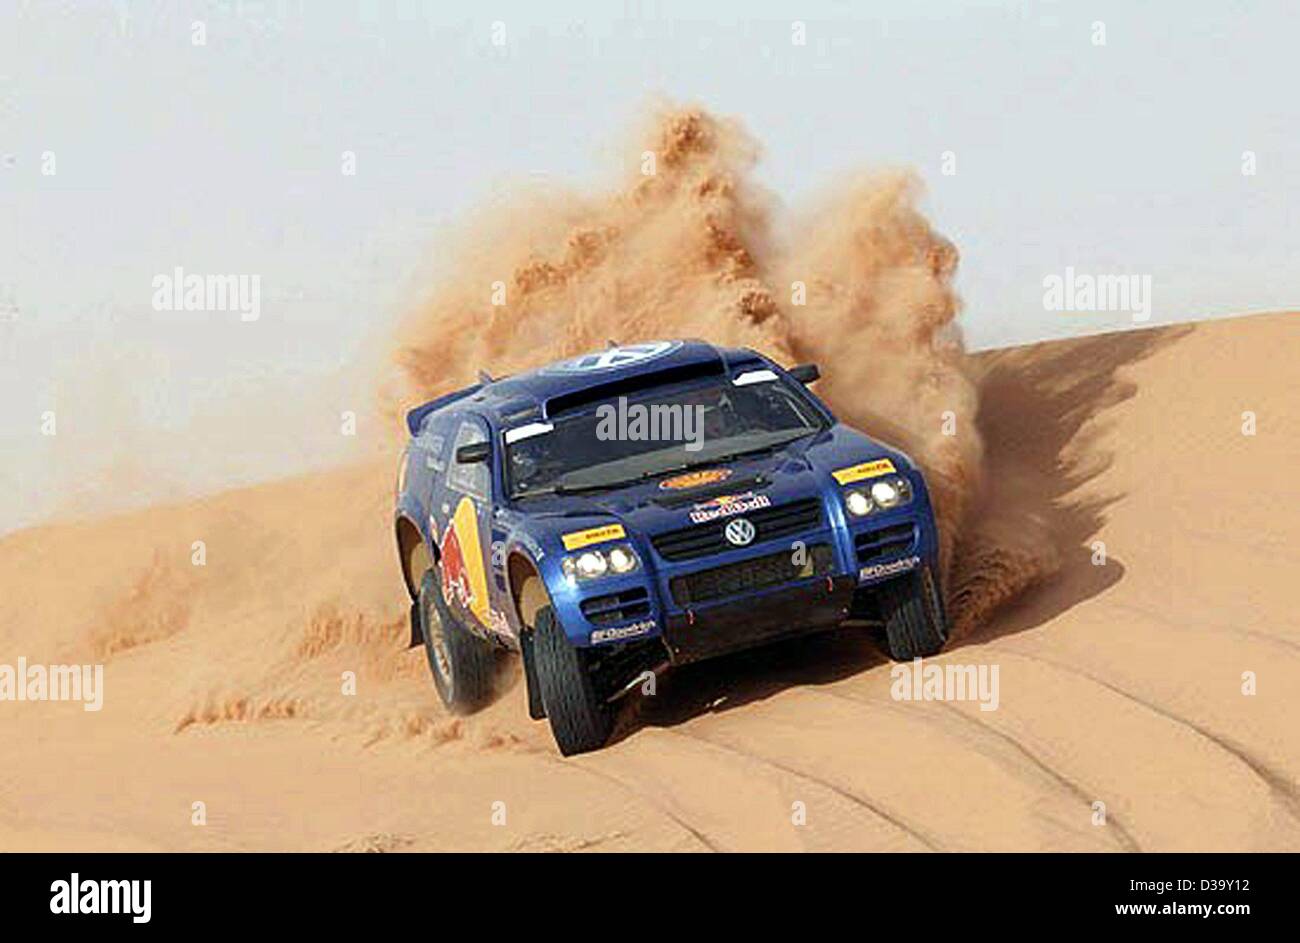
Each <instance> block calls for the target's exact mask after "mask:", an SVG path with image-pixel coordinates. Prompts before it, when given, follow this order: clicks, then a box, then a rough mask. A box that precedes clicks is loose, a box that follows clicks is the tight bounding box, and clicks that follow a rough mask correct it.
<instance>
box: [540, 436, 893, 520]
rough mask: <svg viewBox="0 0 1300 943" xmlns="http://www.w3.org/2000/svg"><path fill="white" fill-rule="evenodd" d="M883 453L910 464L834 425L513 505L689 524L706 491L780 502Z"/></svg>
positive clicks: (829, 483) (554, 515) (817, 491)
mask: <svg viewBox="0 0 1300 943" xmlns="http://www.w3.org/2000/svg"><path fill="white" fill-rule="evenodd" d="M687 454H688V453H684V455H687ZM882 458H888V459H890V460H891V461H892V462H893V463H894V465H895V467H896V468H897V469H898V471H899V472H903V473H906V472H908V471H910V470H911V468H912V463H911V461H910V460H909V459H908V458H907V456H906V455H904V454H903V453H901V452H899V451H898V450H897V449H893V448H890V447H888V446H886V445H883V444H882V443H880V442H877V441H876V440H874V439H872V438H870V437H869V436H866V435H864V434H863V433H861V432H858V431H857V430H855V429H850V428H848V427H847V426H843V425H836V426H834V427H832V428H830V429H828V430H826V431H824V432H821V433H818V434H817V435H815V436H811V437H809V438H807V439H802V440H800V441H798V442H794V443H791V444H790V445H788V446H784V447H782V448H780V449H777V450H774V451H771V452H766V453H760V454H757V455H753V456H741V457H739V458H736V459H734V460H732V461H729V462H717V463H711V464H707V465H701V466H699V467H698V468H692V469H691V470H690V471H691V472H714V473H716V474H715V475H701V476H699V477H698V478H695V479H686V480H683V479H685V476H686V474H687V473H685V472H682V473H675V474H674V473H669V474H664V475H661V476H658V477H656V478H653V479H649V480H647V481H645V482H638V483H636V484H634V485H627V486H625V487H621V488H617V489H614V490H610V491H600V492H594V493H592V494H585V495H547V496H544V497H537V498H533V499H530V500H527V501H521V502H518V503H517V504H516V509H517V510H519V511H521V512H523V513H524V514H525V515H527V517H529V518H530V519H532V520H533V521H535V522H537V523H538V524H542V523H544V522H548V523H552V524H553V525H554V526H555V527H556V528H557V529H560V530H572V529H576V528H579V527H589V526H590V527H594V526H598V525H600V524H603V523H610V522H611V519H613V520H616V521H618V522H619V523H622V524H623V525H624V526H625V528H626V529H627V530H628V531H629V532H639V533H643V534H656V533H661V532H663V531H667V530H674V529H676V528H679V527H686V526H689V525H690V524H691V523H692V521H691V518H690V514H691V511H692V510H694V509H695V508H696V506H697V505H699V504H702V503H704V502H706V501H709V500H710V499H715V498H718V497H722V496H734V495H742V494H745V493H747V492H750V491H752V492H754V493H755V494H763V495H765V496H766V497H767V498H768V499H769V500H770V501H771V503H772V504H781V503H784V502H787V501H793V500H797V499H799V498H806V497H810V496H814V495H821V494H824V493H826V491H827V489H828V488H829V487H834V486H835V481H834V479H833V478H832V477H831V473H832V472H833V471H836V470H838V469H841V468H846V467H848V466H851V465H856V464H858V463H860V462H869V461H875V460H878V459H882ZM686 460H689V458H687V459H686ZM709 478H716V479H717V480H713V481H709V480H707V479H709ZM675 479H677V480H675Z"/></svg>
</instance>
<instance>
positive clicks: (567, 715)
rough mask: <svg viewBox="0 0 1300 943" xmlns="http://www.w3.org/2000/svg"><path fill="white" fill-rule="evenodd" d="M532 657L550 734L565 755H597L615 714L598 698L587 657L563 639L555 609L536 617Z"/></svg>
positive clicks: (608, 732) (542, 612)
mask: <svg viewBox="0 0 1300 943" xmlns="http://www.w3.org/2000/svg"><path fill="white" fill-rule="evenodd" d="M534 632H535V633H536V634H535V636H534V639H533V657H534V659H535V661H536V665H537V680H538V685H539V687H540V688H541V689H542V703H543V705H545V708H546V717H547V719H548V720H549V721H550V722H551V734H552V736H554V737H555V743H556V745H557V746H558V747H559V748H560V752H561V753H562V754H564V755H565V756H573V755H574V754H575V753H586V752H588V751H589V750H598V749H600V748H601V747H603V746H604V745H605V742H606V741H607V740H609V735H610V733H611V732H613V729H614V710H613V708H612V707H610V705H608V704H606V703H605V702H604V700H603V699H602V698H601V697H600V695H599V694H598V693H597V690H596V685H595V684H594V681H593V679H592V677H591V672H590V671H589V670H588V658H587V653H586V652H585V651H584V650H583V649H580V648H576V647H575V646H573V645H572V644H571V643H570V642H569V639H568V637H567V636H566V635H565V634H564V628H563V627H562V626H561V625H560V623H559V620H557V619H556V617H555V610H553V609H552V608H551V607H550V606H543V607H542V608H541V609H540V610H538V612H537V624H536V627H535V629H534Z"/></svg>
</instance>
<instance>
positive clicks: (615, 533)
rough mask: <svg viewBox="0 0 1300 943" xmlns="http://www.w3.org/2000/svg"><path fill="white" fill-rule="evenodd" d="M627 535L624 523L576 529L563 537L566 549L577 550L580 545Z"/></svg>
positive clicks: (588, 545) (616, 538) (602, 541)
mask: <svg viewBox="0 0 1300 943" xmlns="http://www.w3.org/2000/svg"><path fill="white" fill-rule="evenodd" d="M626 536H627V534H626V533H625V532H624V530H623V525H622V524H606V525H604V526H603V527H593V528H591V529H590V530H575V531H574V532H573V533H572V534H565V535H564V536H563V537H562V538H561V539H562V540H563V541H564V549H565V550H577V549H578V548H579V547H590V546H591V545H592V544H603V543H604V542H605V541H607V540H618V539H619V538H620V537H626Z"/></svg>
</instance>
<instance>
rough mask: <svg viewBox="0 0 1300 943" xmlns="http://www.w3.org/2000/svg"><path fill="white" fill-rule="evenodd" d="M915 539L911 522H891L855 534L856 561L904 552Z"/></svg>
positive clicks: (910, 546)
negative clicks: (876, 528)
mask: <svg viewBox="0 0 1300 943" xmlns="http://www.w3.org/2000/svg"><path fill="white" fill-rule="evenodd" d="M915 541H916V527H915V526H914V525H913V524H911V523H907V524H892V525H890V526H889V527H882V528H880V529H879V530H869V531H864V532H863V533H861V534H857V535H855V536H854V538H853V546H854V547H855V548H856V549H857V552H858V563H870V562H871V561H873V560H879V559H880V558H881V557H888V556H892V555H894V554H896V553H906V552H907V551H908V550H910V549H911V548H912V544H913V543H914V542H915Z"/></svg>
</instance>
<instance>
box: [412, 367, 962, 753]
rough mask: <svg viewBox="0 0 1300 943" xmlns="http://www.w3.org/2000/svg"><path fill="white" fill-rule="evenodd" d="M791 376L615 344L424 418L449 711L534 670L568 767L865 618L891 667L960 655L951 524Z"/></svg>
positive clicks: (419, 538)
mask: <svg viewBox="0 0 1300 943" xmlns="http://www.w3.org/2000/svg"><path fill="white" fill-rule="evenodd" d="M818 375H819V374H818V370H817V367H815V366H813V365H805V366H801V367H794V368H792V369H790V370H786V369H783V368H782V367H781V366H779V365H778V364H776V363H775V362H773V361H772V360H769V359H768V358H767V357H764V356H762V355H761V354H758V353H755V352H754V351H752V350H745V349H721V348H717V347H714V346H712V345H710V344H706V343H702V342H699V341H663V342H657V343H646V344H633V345H627V346H621V347H620V346H614V345H612V344H611V346H610V347H609V349H607V350H603V351H599V352H596V353H592V354H588V355H585V356H582V357H577V358H575V359H572V360H567V361H564V362H561V363H556V364H552V365H550V366H547V367H542V368H541V369H538V370H535V371H532V372H530V373H525V374H521V375H518V376H512V377H507V378H503V379H496V380H494V379H492V378H490V377H487V376H483V377H482V378H481V381H480V382H479V383H477V384H476V385H474V386H471V387H468V388H467V389H463V390H459V391H457V392H455V393H450V394H448V395H446V396H443V397H440V398H439V399H436V400H434V401H432V402H430V403H425V404H424V405H423V406H420V407H418V408H416V409H414V410H412V411H411V412H410V413H408V414H407V417H406V418H407V425H408V427H409V429H410V433H411V440H410V443H409V445H408V446H407V449H406V451H405V454H404V455H403V458H402V465H401V470H400V473H399V480H398V487H397V508H396V515H395V521H396V538H397V548H398V555H399V559H400V562H401V566H402V574H403V577H404V579H405V581H406V588H407V591H408V592H409V594H410V597H411V599H412V606H411V644H412V645H418V644H420V643H421V642H422V643H423V644H424V646H425V649H426V651H427V654H428V658H429V666H430V668H431V670H432V672H433V679H434V684H435V686H436V687H437V689H438V693H439V695H440V696H441V697H442V700H443V701H444V702H445V703H446V704H447V705H448V706H449V707H450V708H451V709H452V710H455V711H458V712H467V711H472V710H474V709H475V708H477V707H479V706H481V705H482V704H484V703H485V702H486V700H487V699H488V698H489V697H490V695H491V691H492V686H493V680H494V674H495V670H496V662H497V655H498V654H499V653H500V652H502V651H518V652H520V653H521V655H522V657H523V664H524V678H525V684H526V687H527V693H528V710H529V713H530V715H531V716H532V717H533V718H534V719H539V720H540V719H542V718H543V717H545V718H547V719H549V720H550V723H551V730H552V733H553V734H554V737H555V740H556V743H557V744H558V745H559V748H560V751H561V752H562V753H563V754H565V755H566V756H567V755H570V754H574V753H581V752H584V751H587V750H593V749H597V748H599V747H601V746H602V745H604V743H605V742H606V740H607V739H608V738H609V736H610V733H611V730H612V728H613V724H614V712H615V709H616V704H617V701H618V700H619V699H620V698H621V697H622V696H623V695H625V694H627V693H629V692H630V691H632V690H634V689H635V688H636V687H637V686H638V685H639V684H643V683H644V681H645V680H646V679H647V674H646V673H647V672H659V671H661V670H663V669H664V668H666V667H668V666H670V665H678V664H682V663H685V662H689V661H694V660H697V659H701V658H709V657H712V656H714V655H720V654H724V653H726V652H731V651H736V650H739V649H742V648H747V647H750V646H754V645H761V644H764V643H767V642H771V641H774V640H776V639H780V638H785V637H789V636H793V635H798V634H803V633H809V632H814V631H820V630H824V629H829V628H833V627H836V626H839V625H842V624H844V623H846V622H849V623H855V622H860V623H862V624H863V625H864V626H866V627H869V628H874V629H875V630H876V632H877V634H878V635H879V636H880V637H881V638H882V640H883V642H884V645H885V647H886V648H887V649H888V651H889V654H890V655H891V656H893V657H894V658H896V659H904V660H906V659H911V658H914V657H916V656H923V655H931V654H934V653H935V652H937V651H938V650H939V649H940V648H941V647H942V646H943V644H944V642H945V640H946V638H947V623H946V619H945V615H944V610H943V602H942V600H943V594H942V592H941V591H940V587H939V585H938V566H937V546H938V542H937V540H936V533H935V521H934V513H933V511H932V509H931V506H930V497H929V494H928V492H927V490H926V486H925V481H924V479H923V478H922V476H921V472H920V471H919V470H918V469H917V468H916V466H915V465H914V464H913V463H912V462H911V461H910V460H909V459H908V458H907V456H906V455H904V454H903V453H901V452H899V451H898V450H897V449H893V448H890V447H888V446H886V445H883V444H881V443H879V442H877V441H875V440H874V439H871V438H870V437H868V436H866V435H864V434H863V433H861V432H858V431H857V430H854V429H851V428H849V427H847V426H845V425H843V424H841V423H839V422H838V421H837V420H836V419H835V416H834V415H833V414H832V413H831V411H830V410H829V409H828V408H827V407H826V405H825V404H824V403H823V402H821V400H819V399H818V398H817V397H816V396H814V395H813V394H812V393H811V392H809V390H808V389H807V387H808V385H809V384H811V383H813V382H814V381H815V380H816V379H817V378H818Z"/></svg>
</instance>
